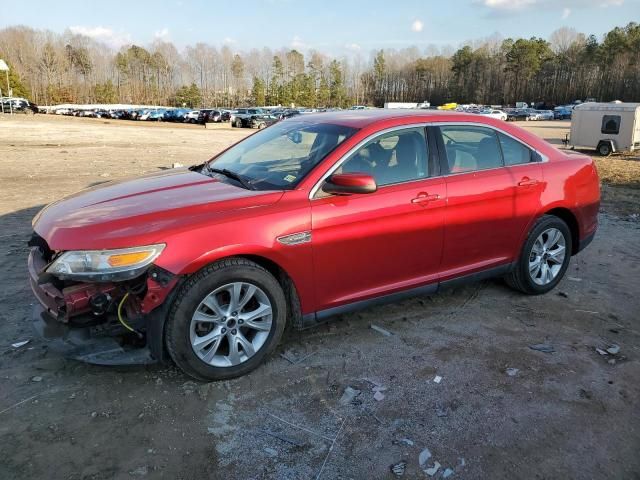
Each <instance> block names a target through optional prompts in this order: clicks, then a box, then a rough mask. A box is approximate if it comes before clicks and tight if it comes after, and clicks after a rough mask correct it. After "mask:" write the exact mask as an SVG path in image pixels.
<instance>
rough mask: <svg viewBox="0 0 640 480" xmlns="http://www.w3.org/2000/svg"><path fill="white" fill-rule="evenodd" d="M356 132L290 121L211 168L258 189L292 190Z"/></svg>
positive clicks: (237, 147)
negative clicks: (241, 179)
mask: <svg viewBox="0 0 640 480" xmlns="http://www.w3.org/2000/svg"><path fill="white" fill-rule="evenodd" d="M356 131H357V129H355V128H351V127H345V126H342V125H331V124H324V123H316V124H313V123H307V122H301V121H289V120H287V121H284V122H281V123H276V124H274V125H272V126H270V127H269V128H265V129H264V130H261V131H259V132H257V133H255V134H254V135H251V136H250V137H248V138H247V139H246V140H243V141H242V142H240V143H238V144H237V145H234V146H233V147H231V148H230V149H229V150H227V151H226V152H223V153H222V154H220V155H219V156H218V157H216V158H214V159H212V160H211V161H210V162H209V163H208V168H209V169H216V170H228V171H230V172H232V173H233V174H236V175H240V176H242V177H243V179H244V180H246V183H248V184H250V185H251V187H252V188H255V189H256V190H281V189H291V188H294V187H295V186H296V185H297V184H298V183H299V182H300V181H301V180H302V179H303V178H304V177H305V176H306V175H307V173H309V172H310V171H311V169H312V168H313V167H315V166H316V165H317V164H318V163H320V162H321V161H322V160H323V159H324V158H325V157H326V156H327V155H328V154H329V153H330V152H331V151H333V150H334V149H335V148H336V147H337V146H338V145H340V144H341V143H342V142H344V141H345V140H346V139H347V138H349V137H350V136H351V135H353V134H354V133H355V132H356ZM203 173H207V172H206V171H204V172H203Z"/></svg>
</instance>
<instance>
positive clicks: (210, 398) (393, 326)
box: [0, 115, 640, 480]
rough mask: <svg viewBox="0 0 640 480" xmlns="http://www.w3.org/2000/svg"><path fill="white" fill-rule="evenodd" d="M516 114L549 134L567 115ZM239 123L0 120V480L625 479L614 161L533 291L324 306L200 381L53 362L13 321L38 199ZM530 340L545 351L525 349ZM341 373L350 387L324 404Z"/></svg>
mask: <svg viewBox="0 0 640 480" xmlns="http://www.w3.org/2000/svg"><path fill="white" fill-rule="evenodd" d="M526 127H527V128H531V129H532V130H533V131H534V132H535V133H537V134H539V135H541V136H542V137H544V138H547V139H550V140H552V141H555V142H559V141H560V139H561V138H563V137H564V133H565V132H566V131H567V128H568V122H545V123H544V124H543V123H540V124H535V125H528V124H527V125H526ZM247 133H249V131H248V130H239V129H231V128H228V127H220V126H216V127H213V128H208V129H206V130H205V129H204V128H203V127H201V126H186V125H184V126H183V125H165V124H142V123H136V122H122V121H104V120H95V119H78V118H60V117H53V116H40V115H37V116H34V117H31V118H26V117H22V116H17V117H14V118H9V117H8V116H4V117H2V116H0V168H1V169H0V199H1V202H0V272H1V273H2V275H1V277H0V305H1V306H2V308H0V479H7V480H9V479H39V478H49V479H74V480H75V479H129V478H138V477H142V478H145V477H146V478H167V479H192V478H199V479H207V478H210V479H215V478H234V479H306V478H312V479H313V478H315V479H318V478H322V479H385V478H395V477H394V475H393V474H392V472H391V471H390V467H391V466H392V465H396V464H399V463H400V462H405V463H406V467H405V472H404V476H403V478H442V477H443V476H444V472H445V471H446V469H451V470H452V471H453V474H452V476H451V477H449V478H482V479H484V478H512V479H513V478H526V479H531V478H538V479H551V478H567V479H590V478H615V479H634V478H635V479H637V478H640V456H639V455H638V452H639V451H640V416H639V412H640V324H639V321H640V318H639V314H640V296H639V295H638V291H639V286H640V253H639V252H640V221H639V219H638V214H639V213H640V201H639V197H638V190H639V188H640V175H638V176H635V177H634V176H633V175H631V176H629V175H627V173H625V172H628V171H634V170H633V169H635V168H637V164H638V163H639V162H635V161H634V160H633V159H605V160H599V168H600V170H601V174H603V173H604V175H603V178H606V179H607V181H609V182H611V184H610V185H605V188H604V190H603V196H604V203H603V212H602V214H601V227H600V230H599V232H598V235H597V237H596V239H595V241H594V243H593V244H592V245H591V246H590V247H589V248H588V249H587V250H586V251H585V252H583V253H581V254H580V255H578V256H577V257H574V259H573V260H572V262H571V265H570V268H569V271H568V273H567V276H566V277H565V279H564V280H563V282H562V283H561V284H560V285H559V287H558V288H557V289H556V290H555V291H553V292H552V293H550V294H547V295H544V296H539V297H526V296H523V295H520V294H517V293H515V292H513V291H511V290H509V289H508V288H507V287H506V286H505V285H504V284H503V283H502V282H501V281H498V280H495V281H485V282H481V283H478V284H474V285H469V286H466V287H463V288H458V289H455V290H450V291H447V292H445V293H442V294H440V295H437V296H424V297H418V298H414V299H410V300H407V301H404V302H402V303H397V304H391V305H387V306H384V307H378V308H374V309H370V310H366V311H363V312H360V313H356V314H352V315H344V316H342V317H341V318H338V319H337V321H334V322H332V323H330V324H326V325H323V326H320V327H318V328H316V329H313V330H309V331H305V332H289V333H287V334H286V337H285V339H284V341H283V343H282V344H281V346H280V347H279V348H278V350H277V351H276V353H275V354H274V355H273V356H272V357H271V358H270V359H269V360H268V361H267V362H266V364H265V365H263V366H262V367H260V368H259V369H257V370H256V371H254V372H253V373H251V374H250V375H247V376H245V377H243V378H240V379H236V380H232V381H226V382H218V383H213V384H198V383H194V382H192V381H189V379H188V378H186V377H185V376H184V375H182V374H181V373H180V372H179V371H178V370H176V369H175V368H172V367H161V366H152V367H145V368H128V369H114V368H101V367H95V366H89V365H85V364H82V363H77V362H74V361H69V360H65V359H63V358H62V357H61V356H59V355H58V354H56V353H54V352H50V351H48V349H47V347H46V346H45V345H44V344H42V343H40V342H39V341H38V340H36V339H35V338H34V337H33V335H32V332H31V326H30V323H29V314H30V309H31V305H32V304H33V301H34V300H33V298H32V294H31V292H30V289H29V287H28V284H27V273H26V257H27V247H26V241H27V240H28V238H29V235H30V227H31V224H30V221H31V218H32V217H33V216H34V215H35V213H36V212H37V211H38V210H39V209H40V208H41V207H42V206H43V205H45V204H46V203H48V202H51V201H53V200H56V199H58V198H60V197H62V196H63V195H67V194H70V193H72V192H74V191H77V190H79V189H81V188H84V187H86V186H88V185H91V184H95V183H96V182H104V181H108V180H114V179H117V178H121V177H125V176H131V175H137V174H140V173H143V172H149V171H153V170H156V169H158V168H165V167H170V166H171V164H172V163H174V162H179V163H183V164H185V165H189V164H194V163H198V162H201V161H203V160H206V159H207V158H209V157H210V156H211V155H212V154H213V153H215V152H216V151H219V150H220V149H221V148H223V147H224V146H226V145H228V144H229V143H231V142H234V141H236V140H238V139H239V138H241V137H242V136H244V135H246V134H247ZM618 162H624V163H623V164H619V163H618ZM612 165H613V166H612ZM625 165H626V166H625ZM616 169H617V170H618V171H620V172H622V177H620V175H617V174H613V173H611V172H612V171H614V170H616ZM635 171H637V170H635ZM627 177H629V178H627ZM616 178H622V179H623V180H621V181H620V182H617V181H616ZM371 325H374V326H378V327H382V328H383V329H385V330H387V331H388V332H390V333H391V335H389V336H386V335H383V334H382V333H379V332H378V331H377V330H375V329H372V328H371ZM29 339H30V340H31V341H30V343H28V344H27V345H24V346H22V347H18V348H14V347H12V346H11V344H12V343H14V342H19V341H22V340H29ZM541 343H548V344H550V345H552V346H553V349H554V351H553V352H552V353H543V352H540V351H536V350H533V349H531V348H529V346H530V345H534V344H541ZM612 344H617V345H619V346H620V352H619V353H618V354H616V355H600V354H598V353H597V352H596V350H595V349H596V347H598V348H607V347H609V346H610V345H612ZM283 353H284V354H285V356H286V357H288V358H289V359H290V360H291V361H290V360H287V359H285V358H283V356H281V354H283ZM436 376H437V377H441V381H440V382H439V383H437V382H436V381H435V378H436ZM347 387H351V388H353V389H356V390H358V391H359V392H360V393H359V394H358V395H356V396H355V397H354V398H353V400H352V401H348V402H341V401H340V399H341V397H342V396H343V393H344V391H345V389H346V388H347ZM374 387H378V388H377V389H378V390H383V391H381V393H382V395H383V396H384V398H382V399H381V400H376V399H374V393H375V392H374ZM425 449H428V450H429V452H430V453H431V455H432V456H431V457H430V458H429V460H428V462H427V467H431V466H432V465H434V462H438V463H439V464H440V465H441V467H440V468H439V470H438V471H437V472H436V474H435V475H434V477H429V476H428V475H427V474H426V473H424V472H423V471H422V470H421V469H420V466H419V455H420V453H421V452H423V451H424V450H425ZM398 468H399V469H401V468H400V467H398ZM447 473H449V472H448V471H447Z"/></svg>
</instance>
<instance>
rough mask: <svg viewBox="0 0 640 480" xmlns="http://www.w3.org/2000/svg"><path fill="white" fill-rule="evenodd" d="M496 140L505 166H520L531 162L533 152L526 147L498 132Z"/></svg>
mask: <svg viewBox="0 0 640 480" xmlns="http://www.w3.org/2000/svg"><path fill="white" fill-rule="evenodd" d="M498 139H499V140H500V148H501V149H502V156H503V158H504V164H505V165H520V164H522V163H529V162H531V161H532V159H533V152H532V150H531V149H530V148H529V147H527V146H526V145H524V144H522V143H520V142H519V141H518V140H516V139H514V138H511V137H510V136H508V135H505V134H504V133H500V132H498Z"/></svg>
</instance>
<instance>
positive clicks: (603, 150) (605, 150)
mask: <svg viewBox="0 0 640 480" xmlns="http://www.w3.org/2000/svg"><path fill="white" fill-rule="evenodd" d="M598 153H599V154H600V155H601V156H603V157H608V156H609V155H611V145H610V144H609V142H601V143H600V144H599V145H598Z"/></svg>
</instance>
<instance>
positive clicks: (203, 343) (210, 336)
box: [191, 328, 220, 350]
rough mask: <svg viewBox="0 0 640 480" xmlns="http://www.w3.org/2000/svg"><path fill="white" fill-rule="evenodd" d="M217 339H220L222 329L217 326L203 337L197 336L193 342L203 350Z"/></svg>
mask: <svg viewBox="0 0 640 480" xmlns="http://www.w3.org/2000/svg"><path fill="white" fill-rule="evenodd" d="M216 339H217V340H218V341H219V340H220V329H219V328H216V329H214V330H212V331H211V332H209V333H207V334H206V335H203V336H201V337H198V336H196V338H195V339H194V340H192V341H191V344H192V345H193V346H194V347H195V348H198V349H199V350H202V349H203V348H206V347H207V345H209V344H210V343H212V342H213V341H215V340H216Z"/></svg>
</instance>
